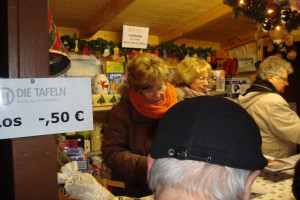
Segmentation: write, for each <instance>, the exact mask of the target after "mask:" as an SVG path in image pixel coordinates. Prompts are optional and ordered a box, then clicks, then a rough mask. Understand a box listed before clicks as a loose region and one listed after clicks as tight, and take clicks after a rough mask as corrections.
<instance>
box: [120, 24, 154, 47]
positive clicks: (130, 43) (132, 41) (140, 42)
mask: <svg viewBox="0 0 300 200" xmlns="http://www.w3.org/2000/svg"><path fill="white" fill-rule="evenodd" d="M148 34H149V28H146V27H138V26H128V25H123V37H122V47H123V48H124V47H125V48H137V49H146V48H147V43H148Z"/></svg>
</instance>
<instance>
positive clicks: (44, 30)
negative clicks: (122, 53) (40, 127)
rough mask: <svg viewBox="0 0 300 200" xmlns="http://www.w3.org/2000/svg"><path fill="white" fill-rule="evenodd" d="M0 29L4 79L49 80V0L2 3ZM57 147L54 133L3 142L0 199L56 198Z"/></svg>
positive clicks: (6, 0) (0, 73)
mask: <svg viewBox="0 0 300 200" xmlns="http://www.w3.org/2000/svg"><path fill="white" fill-rule="evenodd" d="M0 28H1V29H0V38H1V39H0V42H1V50H0V53H1V56H0V66H1V70H0V77H2V78H3V77H5V78H38V77H48V75H49V33H48V0H1V1H0ZM0 106H1V105H0ZM1 117H2V116H1ZM55 147H56V145H55V136H54V135H47V136H36V137H25V138H15V139H5V140H0V152H1V156H0V163H1V164H0V170H1V173H0V188H1V192H0V199H9V200H10V199H15V200H27V199H28V200H35V199H36V200H40V199H43V200H48V199H49V200H55V199H58V187H57V173H56V148H55Z"/></svg>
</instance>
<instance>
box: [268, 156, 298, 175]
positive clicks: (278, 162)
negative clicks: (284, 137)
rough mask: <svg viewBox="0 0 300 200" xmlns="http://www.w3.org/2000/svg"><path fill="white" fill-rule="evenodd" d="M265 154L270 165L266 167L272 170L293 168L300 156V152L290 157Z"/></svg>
mask: <svg viewBox="0 0 300 200" xmlns="http://www.w3.org/2000/svg"><path fill="white" fill-rule="evenodd" d="M264 156H265V158H267V159H268V165H267V166H266V167H265V169H266V170H269V171H272V172H278V171H284V170H288V169H293V168H294V166H295V164H296V162H297V160H298V159H299V158H300V154H297V155H294V156H291V157H288V158H274V157H271V156H267V155H264Z"/></svg>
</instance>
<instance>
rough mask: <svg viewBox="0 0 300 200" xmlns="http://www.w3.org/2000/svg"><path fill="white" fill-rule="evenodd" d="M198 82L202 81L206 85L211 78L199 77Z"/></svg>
mask: <svg viewBox="0 0 300 200" xmlns="http://www.w3.org/2000/svg"><path fill="white" fill-rule="evenodd" d="M198 80H200V81H201V82H202V83H204V82H205V81H207V82H209V78H208V77H207V78H206V77H202V76H201V77H199V78H198Z"/></svg>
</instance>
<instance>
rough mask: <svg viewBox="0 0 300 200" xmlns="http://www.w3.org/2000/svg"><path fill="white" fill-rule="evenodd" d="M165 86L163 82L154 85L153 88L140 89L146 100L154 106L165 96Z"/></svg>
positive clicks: (160, 102)
mask: <svg viewBox="0 0 300 200" xmlns="http://www.w3.org/2000/svg"><path fill="white" fill-rule="evenodd" d="M166 91H167V86H166V84H165V83H162V84H160V85H157V86H154V87H153V88H150V89H147V90H142V95H143V96H144V97H145V98H146V100H147V101H148V102H149V103H151V104H154V105H156V106H158V105H160V104H162V103H163V102H164V100H165V98H166Z"/></svg>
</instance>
